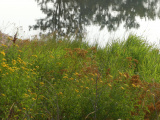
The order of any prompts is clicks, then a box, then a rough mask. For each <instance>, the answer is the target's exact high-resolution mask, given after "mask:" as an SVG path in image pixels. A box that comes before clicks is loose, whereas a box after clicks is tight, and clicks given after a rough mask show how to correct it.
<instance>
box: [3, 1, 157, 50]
mask: <svg viewBox="0 0 160 120" xmlns="http://www.w3.org/2000/svg"><path fill="white" fill-rule="evenodd" d="M40 1H41V0H40ZM57 1H61V2H63V0H57ZM88 1H90V0H88ZM93 1H94V3H93V4H92V3H88V2H86V1H85V0H84V1H82V2H81V1H78V2H77V3H76V7H75V3H74V4H73V6H72V4H68V3H65V4H68V6H69V7H71V8H72V7H73V8H74V10H75V11H77V10H79V12H77V13H76V12H74V11H73V10H70V11H72V12H70V11H69V12H68V13H67V12H62V13H61V14H60V12H59V13H58V14H60V15H57V16H56V17H57V18H61V19H64V16H65V15H66V16H67V15H68V21H67V20H66V22H65V23H63V22H61V20H59V21H58V22H56V25H57V24H58V25H57V26H58V27H57V26H56V25H55V24H51V26H53V25H54V26H55V28H52V30H55V29H59V30H60V29H62V28H63V29H64V27H62V26H61V27H59V26H60V25H61V24H63V25H64V26H67V25H70V26H72V28H74V27H75V24H74V25H72V24H71V23H74V22H75V23H76V24H78V26H80V27H81V26H84V28H83V30H81V31H83V33H84V36H85V39H84V40H85V41H87V42H88V43H89V44H91V45H92V44H95V43H96V42H97V43H98V44H99V45H100V46H101V47H104V46H105V44H106V43H107V42H109V41H111V40H115V39H119V40H124V39H126V38H127V37H128V35H129V34H131V33H132V34H136V35H138V36H142V37H143V38H144V39H146V40H147V41H148V42H149V43H150V44H156V45H157V46H159V44H160V43H159V42H160V30H159V29H160V19H159V16H160V12H159V6H158V5H159V4H160V2H159V1H158V0H152V1H151V0H122V1H123V2H124V3H123V2H122V3H123V4H122V3H121V4H116V1H117V0H112V2H110V0H93ZM98 1H99V2H98ZM139 1H141V2H139ZM91 2H92V1H91ZM102 2H104V3H102ZM54 4H57V3H56V2H55V3H54ZM58 4H59V3H58ZM58 4H57V5H58ZM44 5H45V4H43V6H44ZM156 5H157V6H156ZM89 6H91V7H89ZM97 6H98V9H97ZM153 6H154V7H153ZM52 7H53V8H54V7H55V8H57V7H56V5H51V4H50V8H52ZM40 9H41V6H38V5H37V2H35V1H34V0H0V30H1V31H2V32H4V33H6V34H9V35H11V36H13V35H14V34H15V32H16V31H17V28H18V29H19V37H20V38H22V39H26V38H33V37H34V35H38V34H39V33H40V32H41V30H39V29H38V30H31V31H29V29H28V27H29V26H30V25H36V19H40V18H45V16H46V14H44V13H43V12H42V10H40ZM45 10H47V9H45ZM55 10H57V9H52V12H54V11H55ZM58 10H60V9H58ZM61 10H62V11H63V10H64V9H63V4H62V3H61ZM98 10H99V11H98ZM65 11H67V9H66V8H65ZM95 11H96V12H95ZM102 11H103V12H102ZM108 11H109V12H108ZM62 14H64V15H62ZM54 15H55V14H53V16H54ZM80 15H81V20H79V18H78V19H76V17H79V16H80ZM70 16H73V19H75V20H73V21H72V17H70ZM93 16H94V17H93ZM98 16H105V20H104V19H103V18H101V17H98ZM56 17H55V18H56ZM66 18H67V17H66ZM69 20H71V21H69ZM76 20H77V21H76ZM83 21H84V22H83ZM106 21H107V22H106ZM67 22H68V23H67ZM87 22H88V23H87ZM134 22H136V23H138V24H139V25H137V24H136V23H134ZM66 23H67V24H66ZM126 24H128V25H127V27H124V26H126ZM102 25H104V26H103V29H102V30H100V28H101V27H102ZM137 26H139V27H137ZM113 28H114V30H113Z"/></svg>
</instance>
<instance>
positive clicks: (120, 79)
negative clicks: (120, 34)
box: [0, 35, 160, 120]
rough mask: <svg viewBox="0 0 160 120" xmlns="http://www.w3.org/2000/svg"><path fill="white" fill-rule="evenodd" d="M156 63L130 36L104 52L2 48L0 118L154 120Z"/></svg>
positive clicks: (71, 47) (64, 46) (54, 46)
mask: <svg viewBox="0 0 160 120" xmlns="http://www.w3.org/2000/svg"><path fill="white" fill-rule="evenodd" d="M159 59H160V55H159V50H157V49H156V48H153V47H152V46H149V45H148V44H147V43H145V41H144V40H142V39H141V38H140V37H137V36H134V35H131V36H129V38H128V39H127V40H126V41H124V42H118V41H114V42H113V43H112V44H111V45H106V47H105V48H103V49H102V48H97V47H96V46H94V47H90V46H88V45H87V44H86V43H83V42H81V41H79V40H75V41H73V42H70V40H65V39H64V40H59V41H56V40H54V39H52V38H48V41H47V42H44V41H41V42H40V41H39V42H36V41H32V42H27V43H25V44H20V43H19V44H18V42H17V44H16V45H14V46H10V47H9V48H7V47H5V46H4V45H3V46H1V48H0V63H1V64H0V81H1V82H0V101H1V103H0V118H1V119H2V118H3V119H7V118H11V119H37V120H39V119H64V120H69V119H71V120H78V119H79V120H83V119H97V120H106V119H119V118H120V119H144V118H146V119H155V118H158V114H159V111H160V106H159V102H158V101H159V89H160V86H159V79H160V78H159V77H160V76H159V72H160V67H159V66H160V64H159V61H160V60H159Z"/></svg>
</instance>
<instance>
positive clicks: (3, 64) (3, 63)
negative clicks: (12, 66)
mask: <svg viewBox="0 0 160 120" xmlns="http://www.w3.org/2000/svg"><path fill="white" fill-rule="evenodd" d="M1 65H2V67H6V68H8V67H9V66H8V64H6V63H5V62H2V63H1Z"/></svg>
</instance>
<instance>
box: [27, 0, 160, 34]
mask: <svg viewBox="0 0 160 120" xmlns="http://www.w3.org/2000/svg"><path fill="white" fill-rule="evenodd" d="M36 2H37V3H38V5H40V6H41V10H42V12H43V13H44V14H46V17H45V18H43V19H39V20H37V23H36V25H33V26H30V28H33V29H35V30H36V29H41V30H43V31H45V30H48V31H49V32H54V31H57V32H58V34H60V35H65V34H67V35H68V34H74V33H76V34H77V35H82V33H83V29H84V26H86V25H91V24H98V25H100V26H101V29H103V28H104V27H105V26H106V27H107V28H108V30H109V31H112V30H116V29H117V28H118V27H119V26H120V24H121V23H125V25H124V27H125V28H138V27H139V24H138V22H137V21H136V17H138V16H139V17H140V18H148V19H152V20H154V19H155V18H156V17H159V16H158V15H159V13H160V11H159V10H158V11H157V4H158V3H159V2H158V0H122V1H121V2H120V1H119V0H36Z"/></svg>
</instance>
